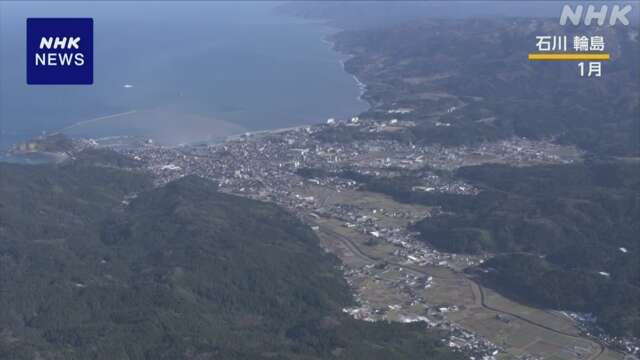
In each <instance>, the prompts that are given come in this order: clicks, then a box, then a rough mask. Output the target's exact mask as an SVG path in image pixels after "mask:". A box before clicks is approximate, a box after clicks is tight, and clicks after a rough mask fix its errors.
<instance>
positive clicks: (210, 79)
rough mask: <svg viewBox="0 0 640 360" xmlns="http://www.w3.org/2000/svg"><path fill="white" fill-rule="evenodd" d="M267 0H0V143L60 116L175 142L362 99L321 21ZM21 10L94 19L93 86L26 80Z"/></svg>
mask: <svg viewBox="0 0 640 360" xmlns="http://www.w3.org/2000/svg"><path fill="white" fill-rule="evenodd" d="M276 6H277V4H276V3H272V2H236V3H227V2H216V1H212V2H202V1H201V2H169V1H163V2H119V1H113V2H97V3H96V2H92V3H85V2H64V3H63V2H51V3H49V2H39V3H37V5H36V4H34V3H19V2H0V44H2V48H1V53H0V60H1V61H0V78H1V79H2V81H1V83H0V130H1V131H2V134H1V136H0V147H2V146H8V145H10V144H12V143H15V142H16V141H20V140H24V139H26V138H29V137H32V136H35V135H38V134H40V133H41V132H42V131H54V130H58V129H62V128H65V130H64V131H65V132H67V133H69V134H72V135H82V136H89V137H102V136H111V135H123V134H130V135H142V136H149V137H154V138H157V139H160V140H161V141H164V142H166V143H172V144H177V143H184V142H191V141H200V140H215V139H220V138H222V137H225V136H227V135H230V134H235V133H240V132H244V131H248V130H262V129H274V128H281V127H288V126H294V125H302V124H308V123H314V122H320V121H324V120H325V119H326V118H328V117H346V116H350V115H351V114H355V113H358V112H360V111H363V110H365V109H366V108H367V105H366V104H365V103H364V102H362V101H360V100H358V96H359V91H360V90H359V89H358V87H357V84H356V82H355V80H354V79H353V78H352V77H351V76H350V75H349V74H347V73H345V72H344V71H343V69H342V66H341V64H340V58H341V55H340V54H337V53H335V52H334V51H332V50H331V49H330V48H329V45H327V44H326V43H324V42H322V39H323V37H324V36H326V34H327V33H328V31H329V30H328V29H327V28H326V27H324V26H322V25H320V24H314V23H309V22H305V21H301V20H300V19H296V18H292V17H286V16H283V15H279V14H278V13H277V12H276V11H275V10H274V8H275V7H276ZM27 17H92V18H93V19H94V85H93V86H27V85H26V75H25V35H26V34H25V32H26V31H25V27H26V25H25V23H26V18H27ZM125 85H126V86H125ZM78 123H80V124H79V125H75V126H74V124H78Z"/></svg>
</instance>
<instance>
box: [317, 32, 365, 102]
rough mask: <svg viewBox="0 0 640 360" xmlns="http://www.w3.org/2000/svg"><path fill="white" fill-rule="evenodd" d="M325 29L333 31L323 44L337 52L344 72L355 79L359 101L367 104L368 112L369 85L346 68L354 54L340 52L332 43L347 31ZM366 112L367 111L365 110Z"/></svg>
mask: <svg viewBox="0 0 640 360" xmlns="http://www.w3.org/2000/svg"><path fill="white" fill-rule="evenodd" d="M325 27H326V28H327V29H330V30H332V32H331V33H329V34H327V35H325V36H324V38H322V42H323V43H325V44H327V45H328V46H329V49H330V50H331V51H333V52H335V53H336V54H338V55H339V56H340V57H341V58H340V60H339V62H340V67H342V71H344V72H345V73H347V74H349V75H351V77H352V78H353V80H354V81H355V82H356V86H357V87H358V89H359V95H358V98H357V99H358V101H360V102H363V103H365V104H367V110H369V109H371V104H370V103H369V102H368V101H367V100H365V99H364V95H365V93H366V92H367V85H366V84H365V83H363V82H362V81H360V79H358V77H357V76H356V75H355V74H352V73H350V72H349V71H347V68H346V62H347V61H349V60H351V59H352V58H354V57H355V55H354V54H349V53H345V52H343V51H340V50H338V49H336V43H335V41H331V40H330V37H331V36H332V35H334V34H336V33H338V32H341V31H345V30H344V29H340V28H336V27H333V26H330V25H326V24H325ZM365 111H366V110H365Z"/></svg>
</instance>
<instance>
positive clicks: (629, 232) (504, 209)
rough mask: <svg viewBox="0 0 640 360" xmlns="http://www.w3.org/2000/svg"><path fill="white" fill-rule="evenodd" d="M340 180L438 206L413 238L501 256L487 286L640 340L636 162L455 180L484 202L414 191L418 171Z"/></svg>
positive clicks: (490, 170) (485, 172)
mask: <svg viewBox="0 0 640 360" xmlns="http://www.w3.org/2000/svg"><path fill="white" fill-rule="evenodd" d="M300 174H301V175H306V176H319V175H321V173H320V172H319V171H318V170H313V169H306V170H301V171H300ZM339 175H340V176H344V177H347V178H351V179H354V180H356V181H359V182H360V183H362V184H363V185H362V189H364V190H369V191H375V192H381V193H384V194H387V195H390V196H392V197H393V198H395V199H396V200H398V201H401V202H408V203H418V204H422V205H427V206H437V207H440V208H441V209H442V213H441V214H439V215H437V216H434V217H429V218H425V219H423V220H421V221H419V222H417V223H416V224H414V228H415V230H417V231H419V232H420V236H421V239H423V240H424V241H426V242H428V243H429V244H431V245H432V246H434V247H436V248H437V249H439V250H442V251H447V252H454V253H469V254H480V253H489V254H502V255H501V256H499V257H497V258H494V259H492V260H491V261H489V262H487V263H486V264H485V265H484V267H485V268H486V269H491V271H490V272H480V274H481V276H482V277H484V280H485V281H486V283H487V285H489V286H492V287H494V288H497V289H499V290H500V291H501V292H503V293H506V294H508V295H511V296H514V297H516V298H518V300H520V301H525V302H529V303H532V304H534V305H537V306H542V307H549V308H556V309H567V310H572V311H581V312H592V313H595V314H596V315H598V320H599V323H600V324H601V325H602V326H603V327H604V328H606V329H607V330H609V331H610V332H611V333H613V334H617V335H623V334H635V335H636V336H637V335H638V334H640V329H639V328H638V326H640V261H638V253H639V252H640V238H639V237H638V234H639V233H640V165H639V164H638V163H637V162H635V161H624V162H623V161H621V162H615V161H602V160H587V161H586V162H584V163H576V164H571V165H540V166H531V167H512V166H506V165H492V164H487V165H480V166H472V167H463V168H460V169H458V170H457V171H456V172H454V173H452V174H449V175H448V176H451V177H456V178H460V179H464V180H465V181H467V182H469V183H471V184H473V185H475V186H477V187H479V188H480V193H479V194H478V195H456V194H442V193H440V194H439V193H425V192H416V191H412V189H411V188H412V187H413V186H415V185H419V184H420V181H421V177H422V176H423V175H422V173H421V172H420V171H418V172H415V171H406V172H404V173H403V174H401V175H399V176H395V177H375V176H371V175H363V174H359V173H357V172H354V171H344V172H341V173H340V174H339ZM443 176H447V175H446V174H443ZM622 249H624V251H623V250H622ZM600 272H605V273H608V274H609V276H606V275H602V274H600ZM569 285H571V286H569Z"/></svg>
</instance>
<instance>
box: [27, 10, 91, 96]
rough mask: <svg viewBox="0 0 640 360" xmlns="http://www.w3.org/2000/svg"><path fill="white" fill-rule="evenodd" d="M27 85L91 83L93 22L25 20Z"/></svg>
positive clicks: (43, 19) (65, 19) (85, 20)
mask: <svg viewBox="0 0 640 360" xmlns="http://www.w3.org/2000/svg"><path fill="white" fill-rule="evenodd" d="M27 84H30V85H68V84H76V85H90V84H93V19H91V18H28V19H27Z"/></svg>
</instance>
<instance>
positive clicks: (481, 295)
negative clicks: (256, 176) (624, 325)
mask: <svg viewBox="0 0 640 360" xmlns="http://www.w3.org/2000/svg"><path fill="white" fill-rule="evenodd" d="M317 225H318V226H319V228H320V229H319V231H320V232H322V233H324V234H325V235H328V236H331V237H333V238H335V239H337V240H339V241H340V242H341V243H342V244H343V245H344V246H345V247H346V248H347V249H349V250H350V251H351V252H352V253H353V254H354V255H356V256H358V257H359V258H361V259H362V260H365V261H369V262H372V263H377V262H381V261H385V262H386V263H387V264H390V265H393V266H397V267H399V268H402V269H404V270H405V271H408V272H413V273H416V274H419V275H423V276H432V277H434V276H433V274H429V273H428V272H426V271H424V270H421V269H419V268H417V267H415V266H411V265H407V264H401V263H397V262H392V261H388V260H385V259H382V258H377V257H374V256H371V255H368V254H366V253H364V252H363V251H362V250H361V249H360V248H359V247H358V245H356V244H355V243H354V242H353V241H352V240H351V239H349V238H348V237H346V236H344V235H342V234H340V233H338V232H336V231H334V230H331V229H330V228H329V227H328V226H326V225H323V224H317ZM434 278H438V277H434ZM464 279H465V280H466V281H467V282H468V283H469V285H470V286H471V289H472V291H473V294H474V298H475V302H476V305H477V306H480V307H482V308H484V309H486V310H488V311H491V312H495V313H498V314H502V315H506V316H511V317H514V318H516V319H518V320H521V321H523V322H526V323H527V324H530V325H532V326H536V327H538V328H540V329H544V330H546V331H550V332H553V333H554V334H557V335H562V336H567V337H570V338H573V339H579V340H582V341H588V342H590V343H591V344H592V345H594V347H595V348H598V351H597V352H596V353H594V354H592V355H591V356H590V357H588V358H587V360H596V359H598V358H599V357H600V356H601V355H602V354H603V353H604V351H605V347H604V346H603V345H602V344H600V343H598V342H595V341H593V340H591V339H588V338H585V337H581V336H577V335H574V334H571V333H567V332H564V331H561V330H558V329H554V328H552V327H549V326H547V325H544V324H540V323H538V322H536V321H533V320H531V319H527V318H525V317H523V316H520V315H518V314H515V313H512V312H509V311H506V310H502V309H498V308H495V307H493V306H490V305H488V304H487V303H486V300H485V291H484V288H483V287H482V285H480V284H479V283H478V282H476V281H475V280H473V279H471V278H469V277H467V276H464Z"/></svg>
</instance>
